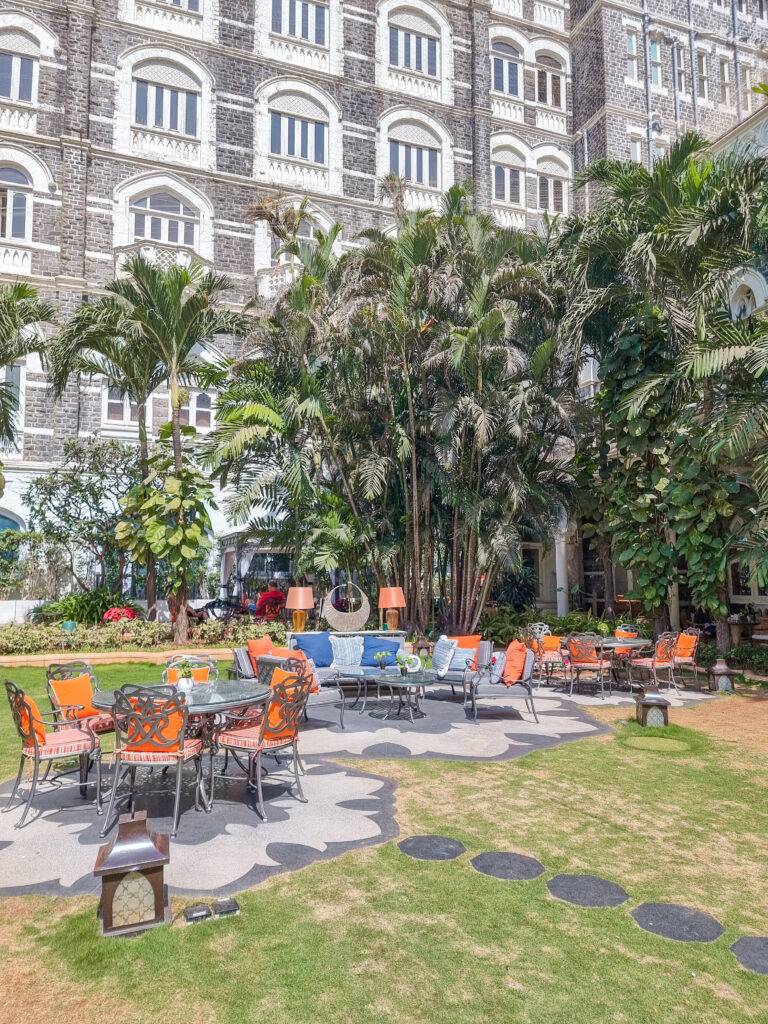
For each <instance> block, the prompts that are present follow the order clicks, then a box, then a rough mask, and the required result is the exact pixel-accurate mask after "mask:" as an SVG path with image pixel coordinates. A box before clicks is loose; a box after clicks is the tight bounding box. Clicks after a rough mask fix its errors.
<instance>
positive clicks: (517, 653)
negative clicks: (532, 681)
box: [501, 640, 528, 686]
mask: <svg viewBox="0 0 768 1024" xmlns="http://www.w3.org/2000/svg"><path fill="white" fill-rule="evenodd" d="M527 654H528V648H527V647H526V646H525V644H524V643H521V642H520V641H519V640H513V641H512V643H511V644H510V645H509V647H508V648H507V660H506V662H505V663H504V675H503V676H502V679H501V681H502V683H504V685H505V686H514V685H515V683H517V682H519V681H520V680H521V679H522V678H523V669H524V668H525V658H526V655H527Z"/></svg>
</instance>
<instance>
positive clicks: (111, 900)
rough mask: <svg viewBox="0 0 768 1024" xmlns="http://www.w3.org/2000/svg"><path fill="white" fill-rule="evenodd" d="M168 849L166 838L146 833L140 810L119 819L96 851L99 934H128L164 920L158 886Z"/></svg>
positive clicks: (163, 896)
mask: <svg viewBox="0 0 768 1024" xmlns="http://www.w3.org/2000/svg"><path fill="white" fill-rule="evenodd" d="M168 846H169V837H168V835H167V834H166V833H164V832H150V831H149V829H148V828H147V812H146V811H136V812H135V813H134V814H123V815H121V816H120V819H119V820H118V823H117V835H116V836H115V838H114V839H113V840H112V842H111V843H108V844H105V845H104V846H102V847H100V848H99V852H98V855H97V857H96V865H95V867H94V869H93V873H94V875H96V877H97V878H101V902H100V903H99V918H100V919H101V934H102V935H133V934H136V933H137V932H143V931H146V929H147V928H154V927H155V926H156V925H159V924H167V923H168V922H169V921H170V906H169V903H168V887H167V886H166V885H165V883H164V881H163V872H164V869H165V865H166V864H167V863H168V862H169V861H170V859H171V858H170V854H169V852H168Z"/></svg>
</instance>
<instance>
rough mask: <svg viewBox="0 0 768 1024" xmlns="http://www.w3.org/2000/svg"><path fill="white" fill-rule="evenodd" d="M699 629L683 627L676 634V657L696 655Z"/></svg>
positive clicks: (699, 635)
mask: <svg viewBox="0 0 768 1024" xmlns="http://www.w3.org/2000/svg"><path fill="white" fill-rule="evenodd" d="M700 637H701V630H699V629H694V628H689V629H684V630H683V632H682V633H681V634H680V635H679V636H678V638H677V643H676V644H675V657H676V658H693V657H695V656H696V648H697V647H698V646H699V638H700Z"/></svg>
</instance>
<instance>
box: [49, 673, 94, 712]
mask: <svg viewBox="0 0 768 1024" xmlns="http://www.w3.org/2000/svg"><path fill="white" fill-rule="evenodd" d="M51 690H52V691H53V695H54V697H55V698H56V703H57V704H58V705H59V707H60V708H64V717H65V718H90V717H91V716H92V715H98V714H99V711H98V709H97V708H95V707H94V706H93V684H92V683H91V677H90V676H89V675H88V674H87V673H83V675H81V676H75V677H74V678H73V679H52V680H51ZM78 704H79V705H82V707H75V705H78ZM67 708H69V709H70V710H67Z"/></svg>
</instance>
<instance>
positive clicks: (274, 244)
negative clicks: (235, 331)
mask: <svg viewBox="0 0 768 1024" xmlns="http://www.w3.org/2000/svg"><path fill="white" fill-rule="evenodd" d="M284 202H285V204H286V205H287V206H292V207H293V208H294V209H297V208H298V207H299V205H300V204H301V202H302V199H301V197H300V196H288V197H286V198H285V200H284ZM306 212H307V214H308V218H307V220H305V221H303V222H302V224H301V226H300V227H299V231H298V235H299V237H300V238H304V239H307V240H311V239H312V238H313V237H314V233H315V230H316V229H318V228H319V229H320V230H322V231H325V232H328V231H330V229H331V228H332V227H333V224H334V221H333V218H332V217H331V216H330V215H329V214H327V213H326V212H325V210H323V209H322V208H321V207H319V206H317V205H316V204H314V203H309V204H308V205H307V207H306ZM254 236H255V246H254V254H255V271H256V285H257V292H258V294H259V296H260V297H261V298H263V299H273V298H275V297H276V296H277V295H278V294H279V293H280V292H281V291H282V290H283V289H284V288H285V287H286V286H287V285H288V283H289V282H290V281H291V279H292V277H293V269H294V266H295V262H294V260H293V259H292V258H291V257H290V256H287V255H286V254H280V253H279V243H278V241H277V239H276V238H275V236H274V235H273V234H272V232H271V231H270V229H269V227H268V225H267V223H266V222H265V221H257V222H256V224H255V225H254ZM343 250H344V246H343V243H342V240H341V237H339V238H337V240H336V244H335V246H334V252H335V253H336V254H337V255H341V253H342V252H343Z"/></svg>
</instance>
